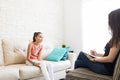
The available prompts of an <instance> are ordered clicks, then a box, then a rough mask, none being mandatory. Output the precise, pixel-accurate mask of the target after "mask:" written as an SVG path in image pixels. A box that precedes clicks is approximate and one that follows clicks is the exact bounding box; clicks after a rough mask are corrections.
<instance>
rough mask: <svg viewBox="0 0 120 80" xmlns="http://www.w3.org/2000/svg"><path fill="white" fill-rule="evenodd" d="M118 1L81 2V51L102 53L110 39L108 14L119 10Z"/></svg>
mask: <svg viewBox="0 0 120 80" xmlns="http://www.w3.org/2000/svg"><path fill="white" fill-rule="evenodd" d="M119 3H120V0H83V5H82V34H83V36H82V40H83V50H84V51H89V50H90V49H96V51H99V52H103V51H104V46H105V44H106V43H107V42H108V41H109V39H110V38H111V34H110V31H109V29H108V27H109V26H108V14H109V13H110V12H111V11H112V10H114V9H117V8H120V4H119Z"/></svg>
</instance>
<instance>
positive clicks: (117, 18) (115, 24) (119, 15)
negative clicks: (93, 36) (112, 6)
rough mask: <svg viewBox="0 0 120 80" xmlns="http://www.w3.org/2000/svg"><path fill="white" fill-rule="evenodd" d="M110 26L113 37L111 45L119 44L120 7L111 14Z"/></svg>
mask: <svg viewBox="0 0 120 80" xmlns="http://www.w3.org/2000/svg"><path fill="white" fill-rule="evenodd" d="M108 24H109V27H110V29H111V32H112V38H111V39H110V41H109V44H110V46H111V47H112V46H113V45H116V47H117V45H118V43H119V41H120V9H116V10H114V11H112V12H111V13H110V14H109V22H108Z"/></svg>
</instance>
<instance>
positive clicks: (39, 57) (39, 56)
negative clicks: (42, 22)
mask: <svg viewBox="0 0 120 80" xmlns="http://www.w3.org/2000/svg"><path fill="white" fill-rule="evenodd" d="M42 50H43V46H42V45H41V48H40V51H39V55H38V60H42V58H41V53H42Z"/></svg>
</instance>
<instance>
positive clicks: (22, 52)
mask: <svg viewBox="0 0 120 80" xmlns="http://www.w3.org/2000/svg"><path fill="white" fill-rule="evenodd" d="M28 43H29V41H27V40H25V39H21V38H6V39H2V47H3V54H4V65H9V64H21V63H25V60H26V51H27V45H28Z"/></svg>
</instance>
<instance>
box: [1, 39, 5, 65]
mask: <svg viewBox="0 0 120 80" xmlns="http://www.w3.org/2000/svg"><path fill="white" fill-rule="evenodd" d="M2 65H4V56H3V49H2V41H1V40H0V66H2Z"/></svg>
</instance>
